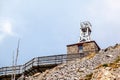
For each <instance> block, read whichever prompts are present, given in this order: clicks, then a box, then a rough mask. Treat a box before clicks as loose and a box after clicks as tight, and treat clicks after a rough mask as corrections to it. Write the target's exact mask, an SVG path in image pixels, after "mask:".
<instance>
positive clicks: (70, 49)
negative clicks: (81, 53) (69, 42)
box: [67, 45, 78, 54]
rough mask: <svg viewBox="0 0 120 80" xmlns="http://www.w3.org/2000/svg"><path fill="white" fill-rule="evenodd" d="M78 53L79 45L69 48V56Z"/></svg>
mask: <svg viewBox="0 0 120 80" xmlns="http://www.w3.org/2000/svg"><path fill="white" fill-rule="evenodd" d="M72 53H78V45H73V46H69V47H67V54H72Z"/></svg>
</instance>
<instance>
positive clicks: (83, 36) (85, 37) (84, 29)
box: [79, 21, 92, 42]
mask: <svg viewBox="0 0 120 80" xmlns="http://www.w3.org/2000/svg"><path fill="white" fill-rule="evenodd" d="M80 25H81V28H80V32H81V33H80V39H79V42H85V41H90V40H91V37H90V35H91V32H92V30H91V28H92V25H91V23H90V22H89V21H84V22H81V23H80Z"/></svg>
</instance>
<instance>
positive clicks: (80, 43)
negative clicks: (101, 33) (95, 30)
mask: <svg viewBox="0 0 120 80" xmlns="http://www.w3.org/2000/svg"><path fill="white" fill-rule="evenodd" d="M91 42H94V43H95V44H96V45H97V47H98V49H99V50H100V49H101V48H100V47H99V45H98V44H97V43H96V42H95V41H86V42H79V43H75V44H70V45H67V47H69V46H74V45H78V46H80V45H82V44H84V43H91Z"/></svg>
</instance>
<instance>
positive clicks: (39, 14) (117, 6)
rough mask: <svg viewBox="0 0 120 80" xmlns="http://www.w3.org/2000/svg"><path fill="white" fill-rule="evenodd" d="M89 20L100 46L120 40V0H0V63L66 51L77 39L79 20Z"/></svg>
mask: <svg viewBox="0 0 120 80" xmlns="http://www.w3.org/2000/svg"><path fill="white" fill-rule="evenodd" d="M83 21H90V23H91V24H92V39H93V40H95V41H96V42H97V43H98V45H99V46H100V47H101V48H106V47H108V46H110V45H114V44H116V43H120V38H119V36H120V0H0V67H3V66H11V65H12V55H13V52H15V53H16V48H17V42H18V39H19V38H20V51H19V58H18V64H24V63H25V62H27V61H29V60H30V59H32V58H34V57H38V56H47V55H57V54H65V53H66V45H67V44H73V43H76V42H78V39H79V36H80V30H79V28H80V22H83Z"/></svg>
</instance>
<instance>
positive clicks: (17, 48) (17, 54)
mask: <svg viewBox="0 0 120 80" xmlns="http://www.w3.org/2000/svg"><path fill="white" fill-rule="evenodd" d="M19 45H20V39H19V40H18V46H17V52H16V59H15V65H14V67H15V70H14V79H13V80H15V78H16V66H17V60H18V54H19Z"/></svg>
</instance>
